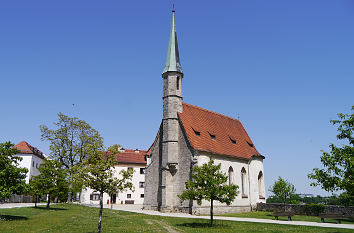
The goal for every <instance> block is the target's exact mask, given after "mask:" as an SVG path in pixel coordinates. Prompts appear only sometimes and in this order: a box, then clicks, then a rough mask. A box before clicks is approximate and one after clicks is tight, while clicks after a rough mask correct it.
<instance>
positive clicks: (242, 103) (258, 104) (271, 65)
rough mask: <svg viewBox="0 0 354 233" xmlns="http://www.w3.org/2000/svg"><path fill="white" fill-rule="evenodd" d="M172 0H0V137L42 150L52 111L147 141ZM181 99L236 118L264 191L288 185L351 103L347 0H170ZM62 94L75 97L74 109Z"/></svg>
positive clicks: (353, 37) (353, 68)
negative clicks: (255, 155)
mask: <svg viewBox="0 0 354 233" xmlns="http://www.w3.org/2000/svg"><path fill="white" fill-rule="evenodd" d="M171 5H172V1H166V0H164V1H162V0H156V1H143V0H136V1H116V0H114V1H113V0H110V1H109V0H106V1H91V0H85V1H84V0H82V1H81V0H76V1H67V0H61V1H44V0H43V1H38V0H32V1H25V0H23V1H21V0H18V1H2V2H1V7H0V29H1V36H0V81H1V82H0V83H1V92H0V99H1V101H0V107H1V114H0V141H2V142H3V141H7V140H10V141H12V142H13V143H18V142H20V141H22V140H26V141H27V142H29V143H30V144H32V145H33V146H36V147H38V148H39V149H40V150H42V151H43V152H45V153H47V154H49V149H48V148H49V144H48V142H43V141H41V138H40V130H39V126H40V125H41V124H45V125H48V126H50V127H52V126H53V124H52V123H53V122H55V121H56V119H57V116H56V114H57V113H58V112H63V113H64V114H68V115H74V116H77V117H79V118H80V119H83V120H86V121H87V122H88V123H89V124H91V125H92V126H93V127H94V128H96V129H97V130H99V132H100V133H101V134H102V136H103V137H104V140H105V144H106V145H107V146H108V145H111V144H114V143H118V144H121V145H123V146H124V147H126V148H134V149H135V148H139V149H147V148H148V147H149V146H150V145H151V143H152V142H153V140H154V137H155V134H156V132H157V130H158V127H159V124H160V121H161V117H162V99H161V97H162V78H161V72H162V70H163V67H164V62H165V56H166V51H167V46H168V37H169V30H170V24H171ZM175 5H176V24H177V33H178V42H179V49H180V58H181V64H182V67H183V70H184V79H183V97H184V101H185V102H187V103H190V104H194V105H197V106H200V107H203V108H207V109H209V110H212V111H216V112H219V113H222V114H226V115H228V116H231V117H234V118H238V117H240V120H241V122H242V123H243V125H244V127H245V128H246V130H247V131H248V133H249V135H250V137H251V138H252V140H253V141H254V143H255V145H256V147H257V149H258V150H259V151H260V152H261V153H262V154H264V155H265V157H266V159H265V161H264V164H265V182H266V186H267V189H268V187H269V186H270V185H271V184H272V183H273V182H274V180H275V179H276V178H277V177H278V176H281V177H283V178H285V179H287V180H289V181H290V182H291V183H293V184H294V185H295V186H296V188H297V191H298V192H301V193H314V194H321V195H324V194H326V193H325V192H324V191H322V190H321V189H319V188H313V187H310V186H309V183H310V182H309V180H308V179H307V174H308V173H309V172H310V171H311V170H312V168H314V167H319V166H321V163H320V155H321V153H320V150H321V149H323V150H328V144H329V143H330V142H336V138H335V135H336V128H335V127H333V126H331V125H330V124H329V120H331V119H334V118H336V113H338V112H349V109H350V108H351V105H353V104H354V101H353V100H354V92H353V86H354V77H353V76H354V65H353V64H354V43H353V41H354V2H353V1H351V0H348V1H345V0H340V1H326V0H318V1H315V0H306V1H301V0H300V1H282V0H279V1H275V0H269V1H256V0H255V1H182V0H181V1H177V0H176V1H175ZM72 104H75V106H74V107H73V106H72Z"/></svg>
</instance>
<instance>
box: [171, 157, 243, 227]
mask: <svg viewBox="0 0 354 233" xmlns="http://www.w3.org/2000/svg"><path fill="white" fill-rule="evenodd" d="M220 167H221V164H218V165H215V164H214V160H213V159H210V161H209V162H208V163H205V164H203V165H202V166H194V167H193V169H192V179H191V180H188V181H187V182H186V190H185V191H184V192H183V193H182V194H181V195H178V197H179V199H180V200H181V202H183V201H184V200H196V201H197V203H198V205H201V204H202V200H207V201H210V225H211V226H212V225H213V204H214V201H219V202H221V203H226V204H227V205H230V204H231V202H232V201H233V200H234V199H235V198H236V196H237V194H238V186H237V185H234V184H230V185H228V184H226V183H227V180H228V176H227V175H226V174H225V173H222V172H221V170H220Z"/></svg>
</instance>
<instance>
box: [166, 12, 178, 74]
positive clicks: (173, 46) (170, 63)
mask: <svg viewBox="0 0 354 233" xmlns="http://www.w3.org/2000/svg"><path fill="white" fill-rule="evenodd" d="M169 71H175V72H179V73H182V74H183V71H182V66H181V63H180V62H179V53H178V43H177V33H176V24H175V10H174V9H173V10H172V26H171V32H170V41H169V43H168V50H167V58H166V65H165V68H164V69H163V72H162V74H164V73H166V72H169Z"/></svg>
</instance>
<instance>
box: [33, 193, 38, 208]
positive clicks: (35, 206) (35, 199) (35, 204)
mask: <svg viewBox="0 0 354 233" xmlns="http://www.w3.org/2000/svg"><path fill="white" fill-rule="evenodd" d="M37 201H38V197H37V195H36V196H35V197H34V208H37Z"/></svg>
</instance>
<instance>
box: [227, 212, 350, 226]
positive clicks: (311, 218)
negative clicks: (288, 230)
mask: <svg viewBox="0 0 354 233" xmlns="http://www.w3.org/2000/svg"><path fill="white" fill-rule="evenodd" d="M221 216H228V217H240V218H261V219H274V216H273V213H272V212H263V211H253V212H247V213H232V214H223V215H221ZM291 219H292V220H293V221H306V222H321V219H320V218H319V217H316V216H305V215H294V216H293V217H292V218H291ZM279 220H288V217H279ZM325 222H326V223H336V222H337V220H335V219H327V218H326V219H325ZM342 223H347V224H354V221H353V220H350V219H343V220H342Z"/></svg>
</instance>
